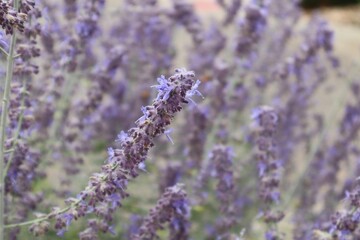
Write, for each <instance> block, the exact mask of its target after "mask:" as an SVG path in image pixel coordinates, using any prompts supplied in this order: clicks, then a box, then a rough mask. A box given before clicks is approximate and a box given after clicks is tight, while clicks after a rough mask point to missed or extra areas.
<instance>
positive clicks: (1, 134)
mask: <svg viewBox="0 0 360 240" xmlns="http://www.w3.org/2000/svg"><path fill="white" fill-rule="evenodd" d="M17 2H18V1H15V7H16V6H17ZM15 45H16V33H15V32H14V34H13V35H12V37H11V44H10V51H9V54H8V56H7V66H6V77H5V85H4V94H3V100H2V107H1V109H2V111H1V121H0V190H1V191H0V240H4V237H5V233H4V216H5V181H4V179H5V176H4V171H3V170H2V169H4V165H5V158H4V156H5V152H4V151H5V130H6V120H7V117H8V106H9V99H10V88H11V81H12V77H13V67H14V58H13V56H14V53H15Z"/></svg>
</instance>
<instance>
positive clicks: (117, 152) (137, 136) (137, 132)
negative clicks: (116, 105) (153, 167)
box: [32, 69, 195, 239]
mask: <svg viewBox="0 0 360 240" xmlns="http://www.w3.org/2000/svg"><path fill="white" fill-rule="evenodd" d="M194 78H195V74H194V73H193V72H191V71H187V70H185V69H177V70H176V71H175V74H174V75H173V76H171V77H169V78H168V79H167V80H166V81H167V84H168V86H169V88H170V89H171V90H170V92H166V91H162V90H161V89H159V95H158V98H156V99H155V100H154V101H153V103H152V105H150V106H146V107H145V109H147V111H145V114H148V119H146V120H140V121H138V122H137V123H135V124H136V126H135V127H133V128H131V129H130V130H129V131H128V132H127V133H125V132H120V134H119V136H118V140H120V147H119V148H117V149H113V150H110V154H111V155H112V154H113V153H114V157H113V158H112V160H111V161H110V162H108V163H106V164H104V165H103V166H102V168H101V172H99V173H95V174H93V175H92V176H91V177H90V179H89V183H88V186H87V187H86V188H85V190H83V191H82V192H81V194H80V196H81V198H80V199H79V200H77V201H75V202H70V206H69V207H68V209H67V211H66V212H67V213H69V214H73V215H74V214H76V216H77V217H82V216H85V215H86V214H88V212H93V211H95V212H96V211H97V209H99V207H100V206H102V205H106V207H104V208H103V209H108V210H109V211H110V212H109V213H106V214H102V215H99V214H97V215H98V217H99V219H91V220H89V221H88V228H87V229H86V230H85V231H83V232H81V233H80V239H89V237H90V239H96V236H97V232H99V231H102V232H108V231H109V229H110V225H109V224H110V223H111V219H112V216H111V214H112V213H113V212H115V207H114V208H113V207H112V206H113V205H114V196H115V195H116V196H117V197H116V198H115V199H117V200H116V204H115V205H116V206H117V207H121V202H122V199H124V198H126V197H128V196H129V193H128V192H127V191H126V190H127V185H128V183H129V180H131V179H133V178H136V177H137V176H138V175H139V170H143V167H144V166H145V163H144V162H145V160H146V159H147V157H148V152H149V150H150V148H151V147H153V146H154V139H155V138H156V137H159V136H160V135H161V134H164V133H165V131H166V128H167V126H168V125H170V123H171V121H172V120H173V118H174V117H175V114H176V113H177V112H179V111H181V110H182V105H183V104H184V103H188V101H187V100H186V93H187V92H188V91H190V90H191V89H192V87H193V85H194V84H195V79H194ZM163 79H164V78H163ZM161 81H162V80H161ZM166 95H168V98H167V100H166V101H164V100H163V99H164V96H166ZM172 193H174V194H175V199H176V200H178V201H176V202H171V204H173V205H171V206H169V208H168V210H167V211H166V212H169V211H171V210H172V211H175V212H174V213H173V216H174V219H173V222H172V221H171V223H170V226H171V227H170V228H171V234H185V233H187V229H188V225H187V223H186V222H187V220H186V219H187V217H188V212H189V211H188V204H187V201H186V200H185V198H184V197H185V196H186V195H185V194H184V192H183V190H182V188H181V187H179V186H177V187H174V188H171V189H170V190H169V193H165V195H164V196H165V198H166V197H171V196H172ZM114 194H115V195H114ZM57 215H59V214H58V211H54V212H52V213H50V214H49V215H48V218H50V217H53V216H57ZM59 217H60V218H63V221H62V222H66V220H65V219H64V216H63V215H60V216H59ZM74 217H75V215H74ZM48 218H46V219H48ZM46 219H44V221H45V220H46ZM161 221H162V220H161ZM39 224H41V221H40V222H37V223H35V224H33V225H32V227H33V228H35V227H36V226H37V225H39ZM179 224H180V225H179ZM62 226H63V228H65V227H66V224H65V225H64V224H62ZM58 230H61V229H58Z"/></svg>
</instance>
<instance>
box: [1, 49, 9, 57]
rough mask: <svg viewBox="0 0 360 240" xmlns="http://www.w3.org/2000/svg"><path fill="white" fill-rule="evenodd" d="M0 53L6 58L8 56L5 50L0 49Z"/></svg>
mask: <svg viewBox="0 0 360 240" xmlns="http://www.w3.org/2000/svg"><path fill="white" fill-rule="evenodd" d="M0 52H1V53H2V54H4V55H5V57H8V56H9V54H8V53H7V52H6V50H5V49H3V48H2V47H0Z"/></svg>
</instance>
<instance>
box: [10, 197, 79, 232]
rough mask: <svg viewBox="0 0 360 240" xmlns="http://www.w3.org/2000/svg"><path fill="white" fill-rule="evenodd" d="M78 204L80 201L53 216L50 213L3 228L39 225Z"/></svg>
mask: <svg viewBox="0 0 360 240" xmlns="http://www.w3.org/2000/svg"><path fill="white" fill-rule="evenodd" d="M80 202H81V199H80V200H78V201H76V202H74V203H73V204H71V205H70V206H68V207H66V208H63V209H61V210H59V211H57V212H56V213H55V214H53V213H50V214H48V215H46V216H44V217H41V218H36V219H33V220H29V221H26V222H21V223H14V224H9V225H5V226H4V228H5V229H7V228H14V227H21V226H27V225H31V224H34V223H39V222H43V221H46V220H48V219H50V218H51V217H53V216H55V215H58V214H62V213H65V212H67V211H69V210H70V209H71V208H73V207H76V206H77V205H78V204H79V203H80Z"/></svg>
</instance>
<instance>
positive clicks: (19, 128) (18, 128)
mask: <svg viewBox="0 0 360 240" xmlns="http://www.w3.org/2000/svg"><path fill="white" fill-rule="evenodd" d="M25 95H26V81H25V78H24V79H23V92H22V96H21V105H20V109H21V110H20V111H21V112H20V115H19V119H18V125H17V128H16V130H15V133H14V136H13V144H12V146H11V149H14V151H11V152H10V156H9V159H8V161H7V163H6V166H5V170H4V174H3V177H4V179H3V181H4V182H5V177H6V175H7V172H8V171H9V168H10V166H11V162H12V160H13V159H14V155H15V148H16V145H17V141H18V138H19V136H20V131H21V126H22V123H23V120H24V108H25Z"/></svg>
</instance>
